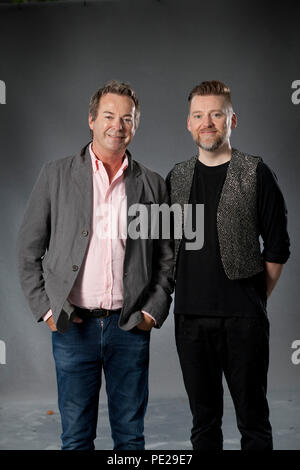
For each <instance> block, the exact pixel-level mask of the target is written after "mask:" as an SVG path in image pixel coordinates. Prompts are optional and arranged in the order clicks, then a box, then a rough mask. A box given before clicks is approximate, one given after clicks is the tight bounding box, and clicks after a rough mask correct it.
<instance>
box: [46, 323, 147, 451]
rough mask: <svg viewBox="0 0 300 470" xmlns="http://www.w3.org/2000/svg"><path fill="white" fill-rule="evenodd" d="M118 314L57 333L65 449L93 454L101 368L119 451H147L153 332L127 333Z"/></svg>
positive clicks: (54, 335)
mask: <svg viewBox="0 0 300 470" xmlns="http://www.w3.org/2000/svg"><path fill="white" fill-rule="evenodd" d="M118 318H119V315H117V314H113V315H111V316H109V317H108V318H103V319H100V318H91V319H88V320H84V321H83V323H73V324H72V327H71V328H70V329H69V330H68V331H67V332H66V333H63V334H62V333H59V332H53V333H52V346H53V355H54V360H55V366H56V376H57V387H58V406H59V410H60V414H61V421H62V435H61V439H62V450H67V449H68V450H71V449H72V450H73V449H76V450H93V449H94V448H95V447H94V439H95V437H96V428H97V418H98V404H99V392H100V387H101V374H102V367H103V370H104V374H105V381H106V392H107V397H108V411H109V420H110V426H111V432H112V438H113V441H114V449H115V450H127V449H128V450H137V449H139V450H142V449H144V447H145V440H144V416H145V413H146V407H147V402H148V371H149V340H150V332H149V331H142V330H139V329H138V328H137V327H135V328H133V329H132V330H130V331H123V330H121V329H120V328H119V327H118Z"/></svg>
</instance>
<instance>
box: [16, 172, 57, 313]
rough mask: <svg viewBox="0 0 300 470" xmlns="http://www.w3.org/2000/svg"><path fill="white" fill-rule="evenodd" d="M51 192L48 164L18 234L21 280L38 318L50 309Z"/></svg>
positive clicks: (31, 197) (34, 191)
mask: <svg viewBox="0 0 300 470" xmlns="http://www.w3.org/2000/svg"><path fill="white" fill-rule="evenodd" d="M50 210H51V206H50V194H49V184H48V178H47V164H45V165H44V166H43V168H42V170H41V172H40V174H39V177H38V179H37V181H36V183H35V185H34V188H33V190H32V192H31V195H30V197H29V200H28V202H27V205H26V209H25V213H24V216H23V220H22V222H21V226H20V229H19V233H18V237H17V264H18V272H19V279H20V283H21V286H22V289H23V292H24V294H25V297H26V298H27V300H28V302H29V305H30V308H31V310H32V312H33V314H34V316H35V318H36V319H37V321H41V320H42V317H43V315H44V314H45V313H46V312H47V311H48V310H49V309H50V301H49V298H48V296H47V294H46V291H45V283H44V277H43V267H42V258H43V256H44V255H45V251H46V250H47V248H48V244H49V239H50V230H51V223H50Z"/></svg>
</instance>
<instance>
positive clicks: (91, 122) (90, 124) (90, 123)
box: [89, 114, 94, 131]
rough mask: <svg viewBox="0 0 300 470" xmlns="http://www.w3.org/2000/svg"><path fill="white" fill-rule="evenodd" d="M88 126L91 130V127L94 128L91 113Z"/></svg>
mask: <svg viewBox="0 0 300 470" xmlns="http://www.w3.org/2000/svg"><path fill="white" fill-rule="evenodd" d="M89 126H90V129H91V131H92V130H93V128H94V120H93V118H92V116H91V114H89Z"/></svg>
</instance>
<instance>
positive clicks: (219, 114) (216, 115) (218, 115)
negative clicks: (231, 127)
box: [213, 113, 222, 118]
mask: <svg viewBox="0 0 300 470" xmlns="http://www.w3.org/2000/svg"><path fill="white" fill-rule="evenodd" d="M213 116H214V117H217V118H218V117H221V116H222V114H221V113H214V114H213Z"/></svg>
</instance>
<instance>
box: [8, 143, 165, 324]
mask: <svg viewBox="0 0 300 470" xmlns="http://www.w3.org/2000/svg"><path fill="white" fill-rule="evenodd" d="M88 145H89V144H88ZM88 145H86V146H85V147H84V148H83V149H82V150H81V152H80V153H79V154H77V155H74V156H70V157H66V158H63V159H60V160H55V161H51V162H49V163H46V164H45V165H44V166H43V168H42V170H41V172H40V175H39V178H38V180H37V182H36V183H35V186H34V188H33V191H32V193H31V195H30V198H29V201H28V203H27V207H26V210H25V214H24V218H23V221H22V223H21V227H20V230H19V234H18V241H17V253H18V254H17V256H18V270H19V276H20V282H21V286H22V289H23V291H24V293H25V296H26V297H27V300H28V302H29V305H30V307H31V310H32V312H33V314H34V316H35V318H36V319H37V320H38V321H41V320H42V317H43V316H44V314H45V313H46V312H47V311H48V310H49V308H51V309H52V312H53V317H54V321H55V323H56V326H57V329H58V331H60V332H65V331H67V330H68V328H69V327H70V326H71V324H72V319H73V316H74V315H75V312H74V306H73V305H71V304H70V303H69V301H68V300H67V299H68V296H69V293H70V291H71V289H72V286H73V284H74V282H75V279H76V277H77V275H78V272H79V269H80V266H81V264H82V262H83V259H84V255H85V252H86V249H87V246H88V240H89V233H90V227H91V216H92V203H93V202H92V198H93V188H92V185H93V182H92V165H91V158H90V154H89V150H88ZM127 156H128V162H129V165H128V168H127V169H126V170H125V172H124V181H125V190H126V195H127V207H129V206H131V205H132V204H134V203H140V204H143V203H145V205H146V206H147V207H149V208H150V207H151V204H152V203H155V204H162V203H168V202H169V197H168V193H167V189H166V185H165V182H164V180H163V178H162V177H161V176H160V175H158V174H157V173H154V172H153V171H150V170H149V169H147V168H145V167H144V166H143V165H141V164H139V163H137V162H136V161H134V160H132V158H131V155H130V153H129V152H128V151H127ZM131 219H132V217H129V216H127V226H128V224H129V223H130V221H131ZM173 265H174V257H173V246H172V243H171V241H170V240H162V239H159V240H152V239H151V238H149V239H141V238H138V239H136V240H133V239H131V238H129V237H128V238H127V240H126V248H125V258H124V273H123V299H124V300H123V308H122V311H121V314H120V319H119V326H120V328H122V329H123V330H130V329H132V328H133V327H134V326H136V325H137V324H138V323H139V322H140V321H141V320H142V315H141V312H140V311H141V310H145V311H147V312H148V313H150V314H151V315H152V316H153V317H154V318H155V319H156V322H157V328H160V327H161V325H162V324H163V322H164V320H165V319H166V317H167V315H168V312H169V308H170V304H171V301H172V299H171V294H172V291H173V279H172V272H173Z"/></svg>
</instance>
